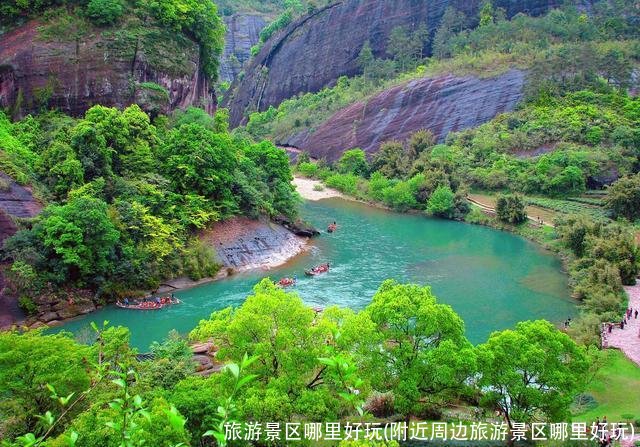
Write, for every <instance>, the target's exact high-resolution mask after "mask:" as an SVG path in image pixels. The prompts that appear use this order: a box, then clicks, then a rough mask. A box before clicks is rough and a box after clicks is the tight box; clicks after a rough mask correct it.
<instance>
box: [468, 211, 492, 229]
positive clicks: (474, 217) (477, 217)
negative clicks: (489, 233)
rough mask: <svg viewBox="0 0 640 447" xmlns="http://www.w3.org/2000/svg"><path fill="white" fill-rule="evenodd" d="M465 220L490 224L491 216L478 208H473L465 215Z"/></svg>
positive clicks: (478, 223)
mask: <svg viewBox="0 0 640 447" xmlns="http://www.w3.org/2000/svg"><path fill="white" fill-rule="evenodd" d="M464 220H465V222H467V223H470V224H476V225H488V224H489V222H491V218H490V217H489V216H487V215H486V214H485V213H483V212H482V211H481V210H480V209H478V208H472V209H471V211H469V214H467V215H466V217H465V219H464Z"/></svg>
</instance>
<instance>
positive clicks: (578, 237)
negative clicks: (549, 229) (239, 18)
mask: <svg viewBox="0 0 640 447" xmlns="http://www.w3.org/2000/svg"><path fill="white" fill-rule="evenodd" d="M555 224H556V232H557V233H558V236H559V237H560V240H561V241H562V242H563V243H564V245H565V246H566V247H568V248H570V249H571V251H573V253H574V254H575V255H576V256H578V257H582V256H583V255H584V254H585V250H586V241H587V236H589V235H598V234H600V231H601V227H602V225H601V224H600V223H599V222H597V221H594V220H593V219H591V218H589V217H588V216H584V215H580V214H572V215H569V216H566V217H565V218H561V219H558V220H557V221H556V223H555Z"/></svg>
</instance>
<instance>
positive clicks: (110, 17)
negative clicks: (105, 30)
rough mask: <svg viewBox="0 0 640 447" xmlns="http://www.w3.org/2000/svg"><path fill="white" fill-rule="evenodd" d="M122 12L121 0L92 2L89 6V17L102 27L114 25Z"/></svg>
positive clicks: (96, 0)
mask: <svg viewBox="0 0 640 447" xmlns="http://www.w3.org/2000/svg"><path fill="white" fill-rule="evenodd" d="M122 12H123V7H122V2H121V1H120V0H91V1H90V2H89V4H88V5H87V16H88V17H89V18H90V19H91V20H92V21H93V22H94V23H95V24H96V25H100V26H107V25H113V24H114V23H115V22H116V21H117V20H118V19H119V18H120V16H121V15H122Z"/></svg>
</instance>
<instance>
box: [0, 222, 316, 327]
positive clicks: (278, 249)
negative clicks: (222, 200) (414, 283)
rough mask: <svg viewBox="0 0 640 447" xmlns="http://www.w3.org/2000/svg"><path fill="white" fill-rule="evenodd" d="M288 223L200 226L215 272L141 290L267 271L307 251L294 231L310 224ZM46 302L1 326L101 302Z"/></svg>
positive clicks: (53, 321) (47, 321)
mask: <svg viewBox="0 0 640 447" xmlns="http://www.w3.org/2000/svg"><path fill="white" fill-rule="evenodd" d="M289 227H291V229H288V228H286V227H285V226H284V225H281V224H279V223H275V222H272V221H270V220H268V219H267V218H260V219H249V218H248V217H243V216H236V217H233V218H231V219H227V220H224V221H220V222H216V223H214V224H213V225H211V226H210V227H209V228H207V229H206V230H203V231H202V232H201V233H200V234H199V235H198V237H199V238H200V240H202V241H203V242H204V243H205V244H206V245H208V246H210V247H212V248H213V249H215V251H216V255H217V260H218V262H219V264H220V269H219V271H218V272H217V274H216V275H214V276H212V277H207V278H202V279H199V280H193V279H191V278H189V277H186V276H181V277H177V278H171V279H167V280H165V281H163V282H162V283H161V284H160V287H159V288H157V289H156V290H153V291H151V290H147V291H146V292H145V293H144V294H145V295H151V294H154V293H155V294H164V293H171V292H175V291H178V290H183V289H190V288H193V287H196V286H200V285H203V284H207V283H211V282H214V281H218V280H221V279H224V278H227V277H229V276H231V275H234V274H237V273H241V272H246V271H251V270H264V271H266V270H270V269H273V268H275V267H278V266H280V265H282V264H285V263H287V262H288V261H289V260H291V259H293V258H295V257H296V256H298V255H299V254H301V253H303V252H304V251H306V250H307V248H308V241H309V237H303V236H299V235H297V234H295V233H294V232H297V233H305V232H309V231H310V229H309V228H306V227H299V226H296V224H292V225H289ZM47 304H48V305H47V306H46V308H45V307H44V304H43V307H42V308H43V309H44V310H43V311H41V312H39V313H38V315H32V316H28V317H26V318H24V319H22V320H19V319H15V320H14V321H8V320H7V321H4V319H3V326H4V327H3V329H10V328H11V327H15V326H19V327H28V328H34V329H35V328H38V327H42V326H50V327H52V326H59V325H61V324H63V323H64V322H66V321H69V320H72V319H74V318H76V317H78V316H80V315H85V314H87V313H90V312H93V311H95V310H97V309H99V308H101V307H102V305H101V303H97V302H94V300H92V299H91V297H90V296H86V297H84V299H82V300H79V299H76V300H68V302H67V301H65V300H55V302H51V303H47Z"/></svg>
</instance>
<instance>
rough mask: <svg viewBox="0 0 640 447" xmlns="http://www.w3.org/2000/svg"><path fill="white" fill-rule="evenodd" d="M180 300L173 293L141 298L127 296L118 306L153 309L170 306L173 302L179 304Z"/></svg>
mask: <svg viewBox="0 0 640 447" xmlns="http://www.w3.org/2000/svg"><path fill="white" fill-rule="evenodd" d="M178 303H180V300H179V299H177V298H176V297H175V295H174V294H173V293H172V294H171V295H169V296H162V297H160V296H156V297H152V298H142V299H141V300H138V299H132V300H130V299H129V298H125V299H124V300H122V301H117V302H116V306H118V307H122V308H124V309H136V310H152V309H162V308H163V307H166V306H170V305H172V304H178Z"/></svg>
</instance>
